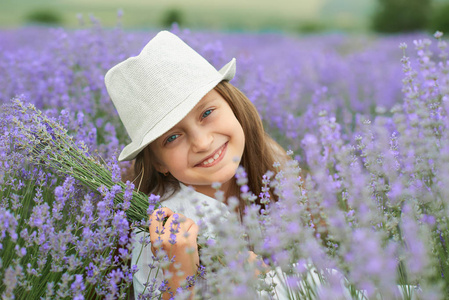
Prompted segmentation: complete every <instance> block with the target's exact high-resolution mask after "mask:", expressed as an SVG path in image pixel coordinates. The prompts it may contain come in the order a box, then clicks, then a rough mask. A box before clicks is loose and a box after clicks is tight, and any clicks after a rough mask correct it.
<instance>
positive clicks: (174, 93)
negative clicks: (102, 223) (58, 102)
mask: <svg viewBox="0 0 449 300" xmlns="http://www.w3.org/2000/svg"><path fill="white" fill-rule="evenodd" d="M234 75H235V59H232V60H231V61H230V62H229V63H228V64H226V65H225V66H224V67H223V68H222V69H220V70H219V71H217V70H216V69H215V68H214V67H213V66H212V65H210V64H209V63H208V62H207V61H206V60H205V59H204V58H203V57H201V56H200V55H199V54H198V53H197V52H195V51H194V50H193V49H192V48H190V47H189V46H188V45H187V44H185V43H184V42H183V41H182V40H181V39H179V38H178V37H177V36H175V35H173V34H172V33H170V32H167V31H162V32H160V33H159V34H157V35H156V37H154V38H153V39H152V40H151V41H150V42H149V43H148V44H147V45H146V46H145V47H144V49H143V50H142V52H141V53H140V54H139V55H138V56H136V57H131V58H128V59H127V60H125V61H123V62H121V63H119V64H118V65H116V66H114V67H113V68H112V69H111V70H109V71H108V73H107V74H106V76H105V83H106V87H107V89H108V93H109V95H110V96H111V99H112V101H113V103H114V105H115V107H116V109H117V111H118V113H119V116H120V118H121V120H122V122H123V124H124V126H125V127H126V130H127V132H128V134H129V136H130V138H131V143H130V144H129V145H127V146H126V147H125V148H124V149H123V151H122V152H121V154H120V157H119V160H132V159H135V163H134V166H135V177H136V179H135V184H136V186H138V188H139V189H140V190H141V191H143V192H145V193H147V194H155V195H160V196H161V201H162V206H164V208H163V209H160V210H157V211H155V212H154V213H153V214H152V215H151V216H150V221H151V223H150V224H151V225H150V245H146V244H145V242H144V243H143V245H142V244H141V243H139V241H138V240H139V239H142V236H138V237H136V240H137V241H136V243H135V245H134V246H135V247H134V250H133V262H132V263H133V264H135V263H136V264H137V266H138V269H139V270H138V271H137V273H136V274H135V276H134V279H133V284H134V290H135V294H136V295H138V294H141V293H143V292H148V291H152V282H154V281H152V279H153V278H155V277H158V278H162V274H161V273H160V272H159V273H157V271H156V270H153V266H154V264H153V261H154V260H157V259H159V256H158V255H159V250H164V251H165V252H163V253H167V254H168V256H169V258H170V259H171V262H170V263H169V266H168V268H165V269H164V273H165V274H164V275H165V277H164V278H169V280H168V284H167V289H166V292H164V291H162V292H163V295H162V296H163V298H169V297H170V296H171V295H173V294H174V293H175V292H176V289H177V288H178V287H180V286H181V285H184V284H185V280H186V278H187V277H188V276H192V275H194V274H195V273H196V272H197V268H198V265H199V255H198V245H197V235H198V226H197V224H198V222H199V221H200V218H199V217H198V216H197V215H196V209H195V205H196V204H197V203H198V201H199V202H200V203H203V204H206V205H208V206H209V207H212V208H213V209H212V210H213V211H216V212H217V214H218V212H220V211H223V206H224V205H225V204H224V203H222V202H220V201H218V200H216V199H214V194H215V192H216V190H215V188H214V187H213V186H212V185H213V184H214V183H220V184H221V187H220V190H221V191H222V192H223V193H224V195H225V197H224V198H225V199H226V198H228V197H230V196H235V197H239V196H240V191H239V187H238V185H237V183H236V179H235V177H234V175H235V173H236V170H237V168H238V166H239V165H241V166H243V167H244V168H245V170H246V172H247V174H248V186H249V188H250V190H251V191H253V192H254V193H256V194H258V193H259V192H260V191H261V187H262V176H263V174H265V173H266V172H267V171H268V170H273V169H274V167H273V164H274V162H275V161H279V160H285V159H286V155H285V154H284V153H285V152H284V150H283V149H282V148H281V147H280V146H279V145H278V144H277V143H276V142H275V141H273V140H272V139H271V138H270V137H269V136H268V135H267V134H266V133H265V131H264V129H263V126H262V122H261V119H260V117H259V115H258V113H257V110H256V108H255V107H254V105H253V104H252V103H251V102H250V101H249V100H248V98H247V97H246V96H245V95H244V94H243V93H242V92H240V91H239V90H238V89H237V88H236V87H234V86H233V85H231V84H230V83H229V82H228V81H229V80H231V79H232V78H233V77H234ZM273 171H274V170H273ZM189 186H190V187H191V188H193V191H192V190H191V188H188V187H189ZM272 196H273V197H272V199H276V198H275V196H274V195H272ZM256 202H257V201H256ZM244 206H245V203H244V201H242V200H241V199H240V204H239V213H240V214H242V213H243V211H244ZM208 217H210V216H208ZM221 217H225V216H221ZM163 219H165V220H166V221H165V222H163V221H162V220H163ZM202 221H203V222H206V223H207V218H204V220H202ZM173 226H175V227H178V229H179V231H178V233H177V234H175V236H173V234H172V233H171V232H170V228H172V227H173ZM141 235H143V233H142V234H141ZM173 239H175V240H176V243H173ZM168 274H170V276H167V275H168Z"/></svg>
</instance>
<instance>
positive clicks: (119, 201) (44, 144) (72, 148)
mask: <svg viewBox="0 0 449 300" xmlns="http://www.w3.org/2000/svg"><path fill="white" fill-rule="evenodd" d="M11 109H12V110H13V111H14V112H15V114H14V118H13V119H12V122H13V123H14V125H15V126H16V127H17V130H18V131H19V132H20V134H21V135H23V138H22V139H16V140H14V147H17V148H16V149H17V150H19V151H23V152H24V153H25V154H26V157H27V158H28V159H29V162H30V163H31V164H33V165H40V166H43V167H45V168H47V169H49V170H51V171H53V172H57V173H58V174H62V175H65V176H71V177H73V178H74V179H75V180H77V181H78V182H79V183H81V184H83V185H84V186H86V187H88V188H90V189H91V190H93V191H97V192H99V193H100V194H101V195H102V196H103V197H106V198H107V199H109V200H110V201H111V205H116V206H118V207H120V208H122V209H123V210H125V211H126V215H127V217H128V220H129V221H131V222H133V221H135V222H140V221H142V220H147V219H148V208H149V204H153V205H152V206H150V208H151V209H153V208H154V204H156V203H149V202H148V201H149V199H148V196H147V195H145V194H144V193H140V192H136V191H134V189H133V188H130V185H131V183H126V184H125V183H123V182H121V176H120V173H121V172H120V168H119V167H118V165H117V164H109V165H106V164H105V163H104V161H101V158H100V157H99V156H95V155H93V154H91V153H89V149H88V148H87V146H86V145H85V143H84V142H83V141H80V142H76V141H75V140H74V139H73V138H72V137H71V136H70V135H68V133H67V130H66V129H65V128H64V127H63V126H61V124H59V122H58V121H57V120H55V119H52V118H49V117H48V116H46V115H45V114H43V113H42V112H41V111H39V110H38V109H36V107H35V106H34V105H32V104H28V105H27V106H25V105H24V104H23V103H22V102H21V101H20V100H19V99H15V100H14V101H13V104H12V107H11ZM126 193H131V195H128V196H127V195H126ZM130 199H133V201H132V202H130V201H129V200H130Z"/></svg>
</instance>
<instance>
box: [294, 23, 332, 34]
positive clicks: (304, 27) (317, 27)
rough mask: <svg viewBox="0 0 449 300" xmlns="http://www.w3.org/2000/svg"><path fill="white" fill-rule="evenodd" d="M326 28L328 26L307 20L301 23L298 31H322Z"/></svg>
mask: <svg viewBox="0 0 449 300" xmlns="http://www.w3.org/2000/svg"><path fill="white" fill-rule="evenodd" d="M325 29H326V26H325V25H324V24H322V23H318V22H305V23H302V24H301V25H299V27H298V31H299V32H301V33H316V32H322V31H324V30H325Z"/></svg>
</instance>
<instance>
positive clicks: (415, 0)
mask: <svg viewBox="0 0 449 300" xmlns="http://www.w3.org/2000/svg"><path fill="white" fill-rule="evenodd" d="M377 2H378V5H377V9H376V11H375V13H374V15H373V18H372V28H373V30H374V31H377V32H382V33H397V32H411V31H420V30H426V29H428V30H431V31H436V30H440V31H443V32H446V33H449V3H442V2H440V3H434V2H432V0H377Z"/></svg>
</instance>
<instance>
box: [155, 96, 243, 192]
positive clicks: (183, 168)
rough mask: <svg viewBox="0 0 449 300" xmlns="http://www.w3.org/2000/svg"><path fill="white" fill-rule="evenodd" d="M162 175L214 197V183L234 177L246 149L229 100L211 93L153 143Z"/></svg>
mask: <svg viewBox="0 0 449 300" xmlns="http://www.w3.org/2000/svg"><path fill="white" fill-rule="evenodd" d="M150 147H151V150H152V151H153V153H154V154H155V155H156V157H157V159H158V163H156V166H155V167H156V169H157V170H158V171H159V172H161V173H167V172H170V173H171V174H172V175H173V176H174V177H175V178H176V179H177V180H179V181H180V182H182V183H184V184H185V185H191V186H193V187H194V188H195V190H196V191H198V192H200V193H203V194H206V195H209V196H213V192H214V191H213V189H212V188H211V184H212V183H214V182H220V183H221V184H222V186H223V188H224V189H226V188H227V185H226V183H228V182H229V181H230V179H232V178H233V176H234V175H235V172H236V170H237V167H238V166H239V163H240V160H241V157H242V155H243V150H244V148H245V135H244V133H243V129H242V126H241V125H240V123H239V121H238V120H237V119H236V117H235V115H234V113H233V112H232V110H231V108H230V107H229V105H228V103H227V102H226V100H225V99H224V98H223V97H222V96H221V95H220V94H219V93H218V92H217V91H215V90H212V91H210V92H209V93H207V94H206V96H204V97H203V99H201V101H200V102H199V103H198V104H197V105H196V106H195V107H194V108H193V109H192V110H191V111H190V112H189V114H188V115H187V116H186V117H185V118H184V119H182V120H181V121H180V122H179V123H178V124H176V125H175V126H174V127H173V128H172V129H170V130H169V131H168V132H167V133H165V134H164V135H162V136H161V137H159V138H158V139H157V140H155V141H154V142H152V143H151V144H150Z"/></svg>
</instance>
